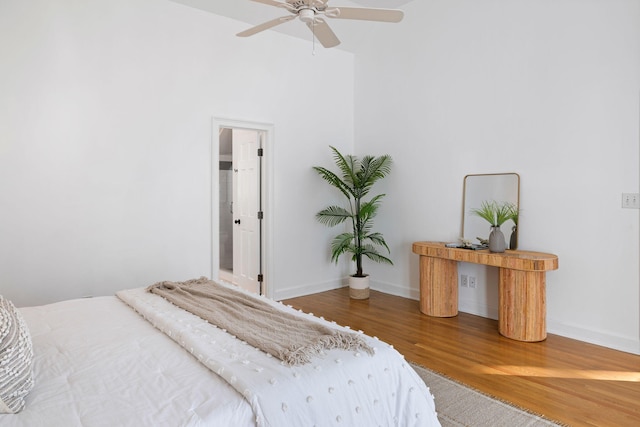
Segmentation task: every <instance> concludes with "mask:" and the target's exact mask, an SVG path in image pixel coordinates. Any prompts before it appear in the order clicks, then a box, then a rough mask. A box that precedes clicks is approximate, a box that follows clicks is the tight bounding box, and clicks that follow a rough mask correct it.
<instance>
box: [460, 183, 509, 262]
mask: <svg viewBox="0 0 640 427" xmlns="http://www.w3.org/2000/svg"><path fill="white" fill-rule="evenodd" d="M485 200H497V201H499V202H503V203H511V204H513V206H514V207H515V209H518V208H519V206H520V176H519V175H518V174H517V173H513V172H511V173H490V174H471V175H466V176H465V177H464V187H463V198H462V230H461V233H460V235H461V236H463V237H464V238H466V239H469V240H473V241H474V242H475V243H478V242H477V241H476V240H475V238H476V236H480V238H484V239H485V240H488V239H489V231H488V228H487V224H486V223H485V221H484V219H482V218H481V217H479V216H477V215H474V214H473V213H472V212H471V209H472V208H477V207H479V206H480V205H481V203H482V202H483V201H485ZM512 225H513V224H511V223H510V222H509V221H507V223H506V224H503V226H502V227H501V229H502V232H503V233H504V234H505V237H506V239H507V243H509V235H508V234H509V229H510V228H511V226H512ZM518 233H520V224H518V227H517V229H516V237H515V239H516V240H519V239H517V234H518ZM509 249H511V250H513V249H518V248H517V246H509Z"/></svg>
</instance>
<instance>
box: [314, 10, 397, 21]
mask: <svg viewBox="0 0 640 427" xmlns="http://www.w3.org/2000/svg"><path fill="white" fill-rule="evenodd" d="M325 15H327V16H328V17H329V18H336V19H359V20H362V21H379V22H400V21H402V18H404V12H403V11H401V10H399V9H371V8H365V7H336V8H331V9H327V12H326V13H325Z"/></svg>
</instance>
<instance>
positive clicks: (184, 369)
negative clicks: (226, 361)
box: [0, 296, 255, 427]
mask: <svg viewBox="0 0 640 427" xmlns="http://www.w3.org/2000/svg"><path fill="white" fill-rule="evenodd" d="M20 311H21V313H22V315H23V317H24V318H25V321H26V322H27V325H28V326H29V328H30V331H31V335H32V338H33V347H34V348H33V349H34V354H35V358H34V377H35V386H34V388H33V390H31V393H29V395H28V396H27V403H26V406H25V408H24V409H23V410H22V412H20V413H19V414H16V415H0V425H1V426H3V427H5V426H7V427H11V426H21V427H41V426H42V427H73V426H84V427H90V426H105V427H107V426H108V427H115V426H118V427H119V426H135V427H142V426H163V427H164V426H252V425H255V424H254V422H253V419H254V416H253V411H252V410H251V407H250V406H249V405H248V404H247V403H246V402H245V401H244V400H243V399H242V397H241V396H240V395H239V394H238V393H237V392H236V391H235V390H234V389H233V388H232V387H231V386H229V385H228V384H227V383H226V382H224V381H220V379H219V378H217V375H216V374H214V373H212V372H211V371H210V370H209V369H207V368H206V367H204V366H203V365H202V364H200V363H198V362H197V361H196V360H195V359H194V358H193V357H191V356H190V355H188V354H186V353H185V351H184V350H183V349H182V348H181V347H179V346H177V345H176V344H175V343H174V342H173V341H172V340H171V339H170V338H168V337H166V336H165V335H164V334H162V333H159V332H158V331H157V330H156V329H155V328H154V327H153V326H152V325H151V324H149V323H148V322H146V321H145V320H144V319H142V318H141V317H140V316H139V315H138V314H137V313H136V312H134V311H133V310H131V308H129V307H128V306H127V305H125V304H124V303H122V301H120V300H119V299H118V298H116V297H115V296H113V297H99V298H91V299H81V300H71V301H65V302H60V303H56V304H50V305H46V306H41V307H29V308H22V309H20Z"/></svg>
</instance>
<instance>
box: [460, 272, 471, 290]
mask: <svg viewBox="0 0 640 427" xmlns="http://www.w3.org/2000/svg"><path fill="white" fill-rule="evenodd" d="M460 286H462V287H463V288H468V287H469V276H467V275H466V274H461V275H460Z"/></svg>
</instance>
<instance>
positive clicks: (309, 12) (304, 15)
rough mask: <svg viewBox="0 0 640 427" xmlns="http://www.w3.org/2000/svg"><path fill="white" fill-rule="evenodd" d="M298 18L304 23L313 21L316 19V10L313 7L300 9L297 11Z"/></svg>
mask: <svg viewBox="0 0 640 427" xmlns="http://www.w3.org/2000/svg"><path fill="white" fill-rule="evenodd" d="M298 16H299V17H300V20H301V21H302V22H304V23H305V24H310V23H313V21H315V19H316V12H315V11H314V10H313V9H301V10H300V11H299V12H298Z"/></svg>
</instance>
